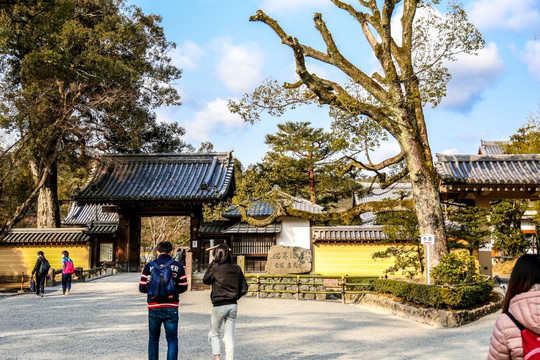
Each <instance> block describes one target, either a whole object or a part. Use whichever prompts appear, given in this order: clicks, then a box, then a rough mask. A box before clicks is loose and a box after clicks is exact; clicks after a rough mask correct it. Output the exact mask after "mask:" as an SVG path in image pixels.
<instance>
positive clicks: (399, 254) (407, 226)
mask: <svg viewBox="0 0 540 360" xmlns="http://www.w3.org/2000/svg"><path fill="white" fill-rule="evenodd" d="M377 223H378V224H381V225H384V227H383V232H384V233H385V234H386V235H387V236H388V240H385V241H382V242H381V243H387V244H393V243H396V242H397V241H405V242H406V243H405V244H402V245H401V244H400V245H389V246H388V247H387V248H386V249H385V250H383V251H377V252H375V253H373V254H372V255H371V257H372V258H373V259H388V258H392V259H394V264H393V265H392V266H390V267H389V268H387V269H385V270H384V272H385V273H386V274H396V273H401V274H403V275H405V276H406V277H407V278H413V277H414V276H416V275H418V274H422V273H423V272H424V246H423V245H422V244H421V243H420V233H419V232H418V220H417V218H416V215H415V213H413V212H406V211H400V212H383V213H379V214H378V215H377Z"/></svg>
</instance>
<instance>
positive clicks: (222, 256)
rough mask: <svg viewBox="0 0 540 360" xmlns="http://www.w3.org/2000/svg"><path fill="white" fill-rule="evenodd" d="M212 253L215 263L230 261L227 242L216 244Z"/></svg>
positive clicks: (230, 256) (230, 255)
mask: <svg viewBox="0 0 540 360" xmlns="http://www.w3.org/2000/svg"><path fill="white" fill-rule="evenodd" d="M212 255H213V256H214V263H216V264H224V263H232V254H231V252H230V251H229V247H228V246H227V244H219V245H218V246H216V247H215V248H214V251H213V252H212Z"/></svg>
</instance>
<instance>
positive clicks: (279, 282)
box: [247, 276, 335, 300]
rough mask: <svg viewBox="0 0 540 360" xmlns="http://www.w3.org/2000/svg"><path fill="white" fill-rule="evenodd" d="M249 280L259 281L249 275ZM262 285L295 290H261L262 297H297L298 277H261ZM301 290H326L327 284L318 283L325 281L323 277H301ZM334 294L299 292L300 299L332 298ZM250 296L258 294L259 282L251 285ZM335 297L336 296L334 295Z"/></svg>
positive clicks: (270, 287)
mask: <svg viewBox="0 0 540 360" xmlns="http://www.w3.org/2000/svg"><path fill="white" fill-rule="evenodd" d="M247 281H248V282H251V281H253V282H255V281H257V278H256V277H249V278H248V279H247ZM260 281H261V285H260V290H267V291H268V290H274V291H293V292H294V293H289V292H265V291H261V292H260V297H261V298H284V299H296V292H297V285H296V278H295V277H294V278H285V277H277V276H276V277H269V278H260ZM266 282H275V283H276V284H263V283H266ZM300 282H301V285H300V291H326V286H325V285H316V284H321V283H323V279H321V278H304V277H302V278H300ZM331 295H332V294H302V293H300V294H299V298H300V299H306V300H326V299H327V297H329V296H330V297H329V298H332V296H331ZM248 296H257V284H250V285H249V292H248ZM333 298H334V299H335V297H333Z"/></svg>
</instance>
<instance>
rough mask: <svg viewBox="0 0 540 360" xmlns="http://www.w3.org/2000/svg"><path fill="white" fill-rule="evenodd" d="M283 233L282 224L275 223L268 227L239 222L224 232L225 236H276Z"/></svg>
mask: <svg viewBox="0 0 540 360" xmlns="http://www.w3.org/2000/svg"><path fill="white" fill-rule="evenodd" d="M280 232H281V222H274V223H272V224H269V225H266V226H253V225H250V224H248V223H244V222H239V223H236V224H234V225H233V226H231V227H230V228H228V229H227V230H225V231H224V233H225V234H275V233H280Z"/></svg>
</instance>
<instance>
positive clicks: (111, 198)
mask: <svg viewBox="0 0 540 360" xmlns="http://www.w3.org/2000/svg"><path fill="white" fill-rule="evenodd" d="M233 175H234V161H233V158H232V153H231V152H228V153H193V154H144V155H141V154H137V155H104V156H102V157H101V158H100V159H99V162H98V164H97V165H96V166H95V167H94V170H93V172H92V175H91V176H90V179H89V181H88V183H87V185H86V186H85V187H84V188H83V189H82V190H81V191H79V193H78V194H77V195H75V196H73V199H74V200H76V201H78V202H79V203H113V204H116V203H118V202H131V201H147V202H160V203H163V202H167V203H175V202H178V201H193V202H204V201H214V200H221V199H222V198H223V197H225V196H226V195H227V194H229V193H230V192H232V191H233V186H234V184H233V183H234V178H233Z"/></svg>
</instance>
